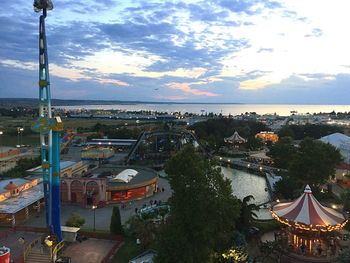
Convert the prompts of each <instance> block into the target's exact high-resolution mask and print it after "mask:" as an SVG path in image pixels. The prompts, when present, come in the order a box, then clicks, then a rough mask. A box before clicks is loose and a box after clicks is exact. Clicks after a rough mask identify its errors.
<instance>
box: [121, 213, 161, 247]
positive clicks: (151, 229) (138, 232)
mask: <svg viewBox="0 0 350 263" xmlns="http://www.w3.org/2000/svg"><path fill="white" fill-rule="evenodd" d="M126 226H127V227H126V230H127V233H128V234H129V235H130V236H132V237H133V238H134V239H139V240H140V245H141V247H142V249H146V248H149V246H150V245H151V244H152V242H153V241H154V239H155V234H156V233H157V231H158V230H157V228H156V225H155V224H154V223H153V221H152V219H143V218H142V217H141V216H139V215H136V216H132V217H131V218H129V220H128V221H127V223H126Z"/></svg>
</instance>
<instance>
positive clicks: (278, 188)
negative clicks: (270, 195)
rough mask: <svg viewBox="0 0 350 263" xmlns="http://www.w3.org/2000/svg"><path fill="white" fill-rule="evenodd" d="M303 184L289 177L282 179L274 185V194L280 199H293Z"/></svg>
mask: <svg viewBox="0 0 350 263" xmlns="http://www.w3.org/2000/svg"><path fill="white" fill-rule="evenodd" d="M301 187H302V184H300V183H298V182H297V181H296V180H295V179H293V178H291V177H290V176H288V175H285V176H283V177H282V180H279V181H278V182H276V183H275V185H274V188H275V189H274V193H275V195H276V196H277V197H279V198H284V199H293V198H294V197H295V194H296V190H298V189H300V188H301Z"/></svg>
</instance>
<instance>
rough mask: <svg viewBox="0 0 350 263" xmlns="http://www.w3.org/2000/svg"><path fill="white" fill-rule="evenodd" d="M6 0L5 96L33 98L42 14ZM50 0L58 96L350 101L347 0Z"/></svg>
mask: <svg viewBox="0 0 350 263" xmlns="http://www.w3.org/2000/svg"><path fill="white" fill-rule="evenodd" d="M5 2H6V4H5ZM5 2H4V3H2V4H1V5H0V25H1V26H0V44H1V48H0V97H2V98H4V97H18V98H23V97H26V98H36V97H37V96H38V86H37V82H38V47H37V46H38V23H39V22H38V20H39V14H38V13H35V12H34V11H33V8H32V1H31V0H18V1H5ZM53 3H54V10H52V11H50V12H49V14H48V17H47V19H46V26H47V37H48V52H49V62H50V76H51V89H52V96H53V98H60V99H103V100H134V101H135V100H139V101H162V102H163V101H175V102H241V103H310V104H313V103H316V104H350V96H349V93H350V51H349V48H350V37H349V36H348V26H349V25H350V16H349V15H348V12H349V10H350V1H347V0H332V1H330V0H324V1H319V0H318V1H316V0H289V1H287V0H286V1H279V0H276V1H266V0H265V1H264V0H246V1H243V0H242V1H240V0H218V1H211V0H205V1H166V0H159V1H152V0H147V1H145V0H142V1H135V0H133V1H127V0H119V1H118V0H100V1H97V0H96V1H93V0H76V1H73V0H56V1H53Z"/></svg>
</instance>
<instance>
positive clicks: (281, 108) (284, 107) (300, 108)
mask: <svg viewBox="0 0 350 263" xmlns="http://www.w3.org/2000/svg"><path fill="white" fill-rule="evenodd" d="M56 108H63V109H104V110H111V109H113V110H126V111H139V110H149V111H159V112H168V113H171V112H179V111H180V112H182V113H185V112H191V113H197V114H201V113H205V112H208V113H209V112H213V113H217V114H219V113H222V114H224V115H229V114H232V115H239V114H241V113H245V112H256V113H258V114H274V113H276V114H278V115H281V116H289V115H290V114H291V113H290V112H291V111H297V112H298V113H304V114H305V113H311V114H312V113H319V112H332V111H333V110H334V111H336V112H348V111H350V105H293V104H142V103H140V104H118V105H117V104H116V105H80V106H56Z"/></svg>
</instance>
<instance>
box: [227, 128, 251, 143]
mask: <svg viewBox="0 0 350 263" xmlns="http://www.w3.org/2000/svg"><path fill="white" fill-rule="evenodd" d="M246 141H247V140H246V139H244V138H243V137H241V136H240V135H239V134H238V132H237V131H235V132H234V133H233V135H231V136H230V137H227V138H224V142H226V143H232V144H233V143H245V142H246Z"/></svg>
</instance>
